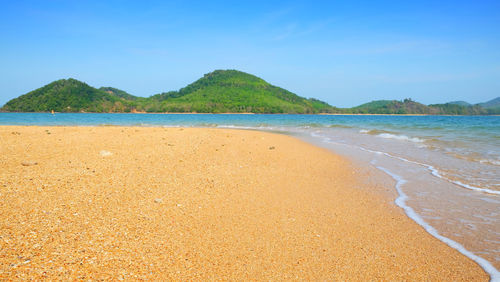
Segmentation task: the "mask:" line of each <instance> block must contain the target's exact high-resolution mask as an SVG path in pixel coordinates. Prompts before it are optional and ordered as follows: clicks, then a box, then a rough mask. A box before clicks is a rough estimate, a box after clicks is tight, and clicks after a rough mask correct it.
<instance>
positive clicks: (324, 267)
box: [0, 126, 489, 281]
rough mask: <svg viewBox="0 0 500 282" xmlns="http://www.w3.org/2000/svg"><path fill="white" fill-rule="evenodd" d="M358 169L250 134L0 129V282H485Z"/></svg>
mask: <svg viewBox="0 0 500 282" xmlns="http://www.w3.org/2000/svg"><path fill="white" fill-rule="evenodd" d="M367 178H370V175H369V174H367V173H366V172H365V171H363V170H361V169H359V168H358V167H356V166H355V165H354V164H352V163H351V162H350V161H349V160H347V159H345V158H342V157H340V156H337V155H335V154H332V153H331V152H329V151H327V150H325V149H322V148H318V147H315V146H313V145H310V144H308V143H305V142H302V141H300V140H297V139H295V138H293V137H290V136H285V135H278V134H272V133H264V132H258V131H244V130H226V129H196V128H185V129H183V128H145V127H38V126H0V280H16V279H19V278H21V279H27V278H33V279H47V278H48V279H64V280H70V279H71V280H72V279H113V280H116V279H126V280H134V279H147V280H161V279H163V280H164V279H169V280H209V279H210V280H215V279H220V280H315V281H318V280H321V281H325V280H328V281H332V280H434V281H438V280H439V281H452V280H454V281H488V278H489V277H488V276H487V275H486V273H485V272H484V271H483V270H482V269H481V268H480V267H479V266H478V265H477V264H476V263H474V262H473V261H471V260H470V259H468V258H466V257H465V256H463V255H461V254H460V253H458V252H457V251H456V250H454V249H452V248H450V247H448V246H446V245H445V244H444V243H442V242H440V241H438V240H437V239H435V238H434V237H432V236H430V235H429V234H427V233H426V232H425V231H424V229H423V228H421V227H420V226H419V225H417V224H416V223H414V222H413V221H411V220H410V219H409V218H407V217H406V216H405V215H404V213H403V211H402V210H401V209H400V208H398V207H397V206H395V205H394V204H392V203H391V201H390V200H388V198H387V197H388V196H387V195H384V194H383V193H379V192H376V191H379V190H381V187H371V186H370V185H374V184H370V181H367ZM382 188H383V187H382ZM386 188H387V189H391V191H392V189H393V188H392V187H386ZM372 191H373V192H372Z"/></svg>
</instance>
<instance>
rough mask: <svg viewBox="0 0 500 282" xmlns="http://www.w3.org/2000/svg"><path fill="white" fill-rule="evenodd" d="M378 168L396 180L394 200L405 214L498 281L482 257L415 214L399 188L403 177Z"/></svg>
mask: <svg viewBox="0 0 500 282" xmlns="http://www.w3.org/2000/svg"><path fill="white" fill-rule="evenodd" d="M376 167H377V168H378V169H379V170H381V171H383V172H385V173H386V174H387V175H389V176H391V177H392V178H393V179H394V180H395V181H396V191H397V192H398V195H399V196H398V198H397V199H396V200H395V201H394V202H395V203H396V205H398V206H399V207H401V208H402V209H403V210H404V211H405V213H406V215H407V216H408V217H409V218H411V219H412V220H413V221H415V222H416V223H417V224H419V225H420V226H422V227H423V228H424V229H425V231H427V233H429V234H431V235H432V236H434V237H435V238H437V239H438V240H440V241H442V242H443V243H445V244H446V245H448V246H450V247H452V248H454V249H455V250H457V251H459V252H460V253H462V254H463V255H465V256H466V257H468V258H470V259H472V260H473V261H475V262H476V263H477V264H479V266H481V267H482V268H483V269H484V271H486V273H488V274H489V275H490V279H491V280H490V281H492V282H499V281H500V272H499V271H498V270H497V269H496V268H495V267H494V266H493V265H492V264H491V263H490V262H489V261H487V260H485V259H483V258H482V257H479V256H477V255H476V254H474V253H472V252H471V251H469V250H467V249H465V248H464V246H462V245H461V244H460V243H458V242H455V241H453V240H452V239H450V238H448V237H445V236H442V235H440V234H439V232H438V231H437V230H436V229H435V228H434V227H432V226H431V225H429V224H428V223H427V222H425V220H424V219H423V218H422V217H421V216H420V215H419V214H417V213H416V212H415V211H414V210H413V209H412V208H411V207H409V206H407V205H406V200H407V199H408V196H407V195H406V194H405V193H404V192H403V190H402V189H401V186H403V185H404V184H405V183H406V182H407V181H406V180H405V179H403V178H402V177H401V176H399V175H397V174H394V173H393V172H391V171H389V170H388V169H386V168H384V167H381V166H376Z"/></svg>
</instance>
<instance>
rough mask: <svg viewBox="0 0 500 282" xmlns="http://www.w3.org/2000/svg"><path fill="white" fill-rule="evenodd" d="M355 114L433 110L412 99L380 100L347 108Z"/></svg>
mask: <svg viewBox="0 0 500 282" xmlns="http://www.w3.org/2000/svg"><path fill="white" fill-rule="evenodd" d="M346 111H347V112H349V113H353V114H432V113H433V112H432V110H431V109H430V108H429V107H427V106H426V105H424V104H420V103H417V102H415V101H413V100H411V99H405V100H404V101H396V100H392V101H389V100H379V101H373V102H370V103H366V104H363V105H360V106H357V107H354V108H351V109H347V110H346Z"/></svg>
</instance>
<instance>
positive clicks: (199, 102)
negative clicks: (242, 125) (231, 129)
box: [141, 70, 334, 114]
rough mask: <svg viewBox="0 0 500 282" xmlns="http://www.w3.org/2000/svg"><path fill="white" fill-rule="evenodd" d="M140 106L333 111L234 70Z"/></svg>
mask: <svg viewBox="0 0 500 282" xmlns="http://www.w3.org/2000/svg"><path fill="white" fill-rule="evenodd" d="M141 106H143V107H144V110H145V111H147V112H199V113H226V112H231V113H244V112H250V113H299V114H305V113H323V112H333V111H334V108H333V107H332V106H330V105H328V104H327V103H324V102H321V101H319V100H316V99H305V98H303V97H300V96H298V95H296V94H293V93H291V92H290V91H287V90H285V89H282V88H280V87H276V86H273V85H271V84H269V83H267V82H266V81H264V80H262V79H260V78H258V77H256V76H253V75H250V74H247V73H244V72H240V71H235V70H226V71H222V70H217V71H214V72H211V73H208V74H206V75H205V76H203V77H202V78H200V79H199V80H197V81H195V82H193V83H191V84H189V85H188V86H186V87H184V88H182V89H180V90H179V91H170V92H166V93H161V94H157V95H153V96H152V97H151V98H150V100H149V101H148V102H146V103H144V104H143V105H141Z"/></svg>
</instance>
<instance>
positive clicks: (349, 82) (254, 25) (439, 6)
mask: <svg viewBox="0 0 500 282" xmlns="http://www.w3.org/2000/svg"><path fill="white" fill-rule="evenodd" d="M1 1H2V3H1V7H2V8H1V9H0V38H1V41H0V43H1V44H0V64H1V68H0V105H3V104H4V103H6V102H7V101H8V100H10V99H12V98H15V97H17V96H19V95H21V94H25V93H27V92H29V91H31V90H33V89H36V88H38V87H41V86H43V85H45V84H47V83H50V82H51V81H54V80H57V79H61V78H68V77H73V78H76V79H79V80H82V81H85V82H87V83H88V84H90V85H92V86H95V87H100V86H113V87H117V88H120V89H123V90H125V91H127V92H129V93H131V94H134V95H138V96H150V95H153V94H156V93H160V92H164V91H169V90H177V89H179V88H181V87H183V86H185V85H187V84H188V83H191V82H193V81H195V80H196V79H198V78H200V77H201V76H202V75H203V74H205V73H208V72H210V71H213V70H215V69H238V70H242V71H245V72H248V73H251V74H254V75H257V76H259V77H261V78H263V79H265V80H266V81H268V82H270V83H272V84H274V85H277V86H280V87H283V88H285V89H288V90H290V91H292V92H294V93H296V94H298V95H301V96H305V97H315V98H319V99H321V100H324V101H327V102H328V103H330V104H332V105H335V106H341V107H351V106H355V105H358V104H361V103H364V102H368V101H371V100H379V99H404V98H407V97H411V98H412V99H414V100H417V101H420V102H422V103H425V104H429V103H440V102H447V101H452V100H466V101H469V102H471V103H477V102H483V101H486V100H490V99H492V98H495V97H498V96H500V1H333V0H332V1H248V2H243V1H147V0H144V1H90V0H89V1H72V0H58V1H53V0H45V1H4V0H1ZM271 2H272V3H271ZM354 2H356V3H354Z"/></svg>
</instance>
